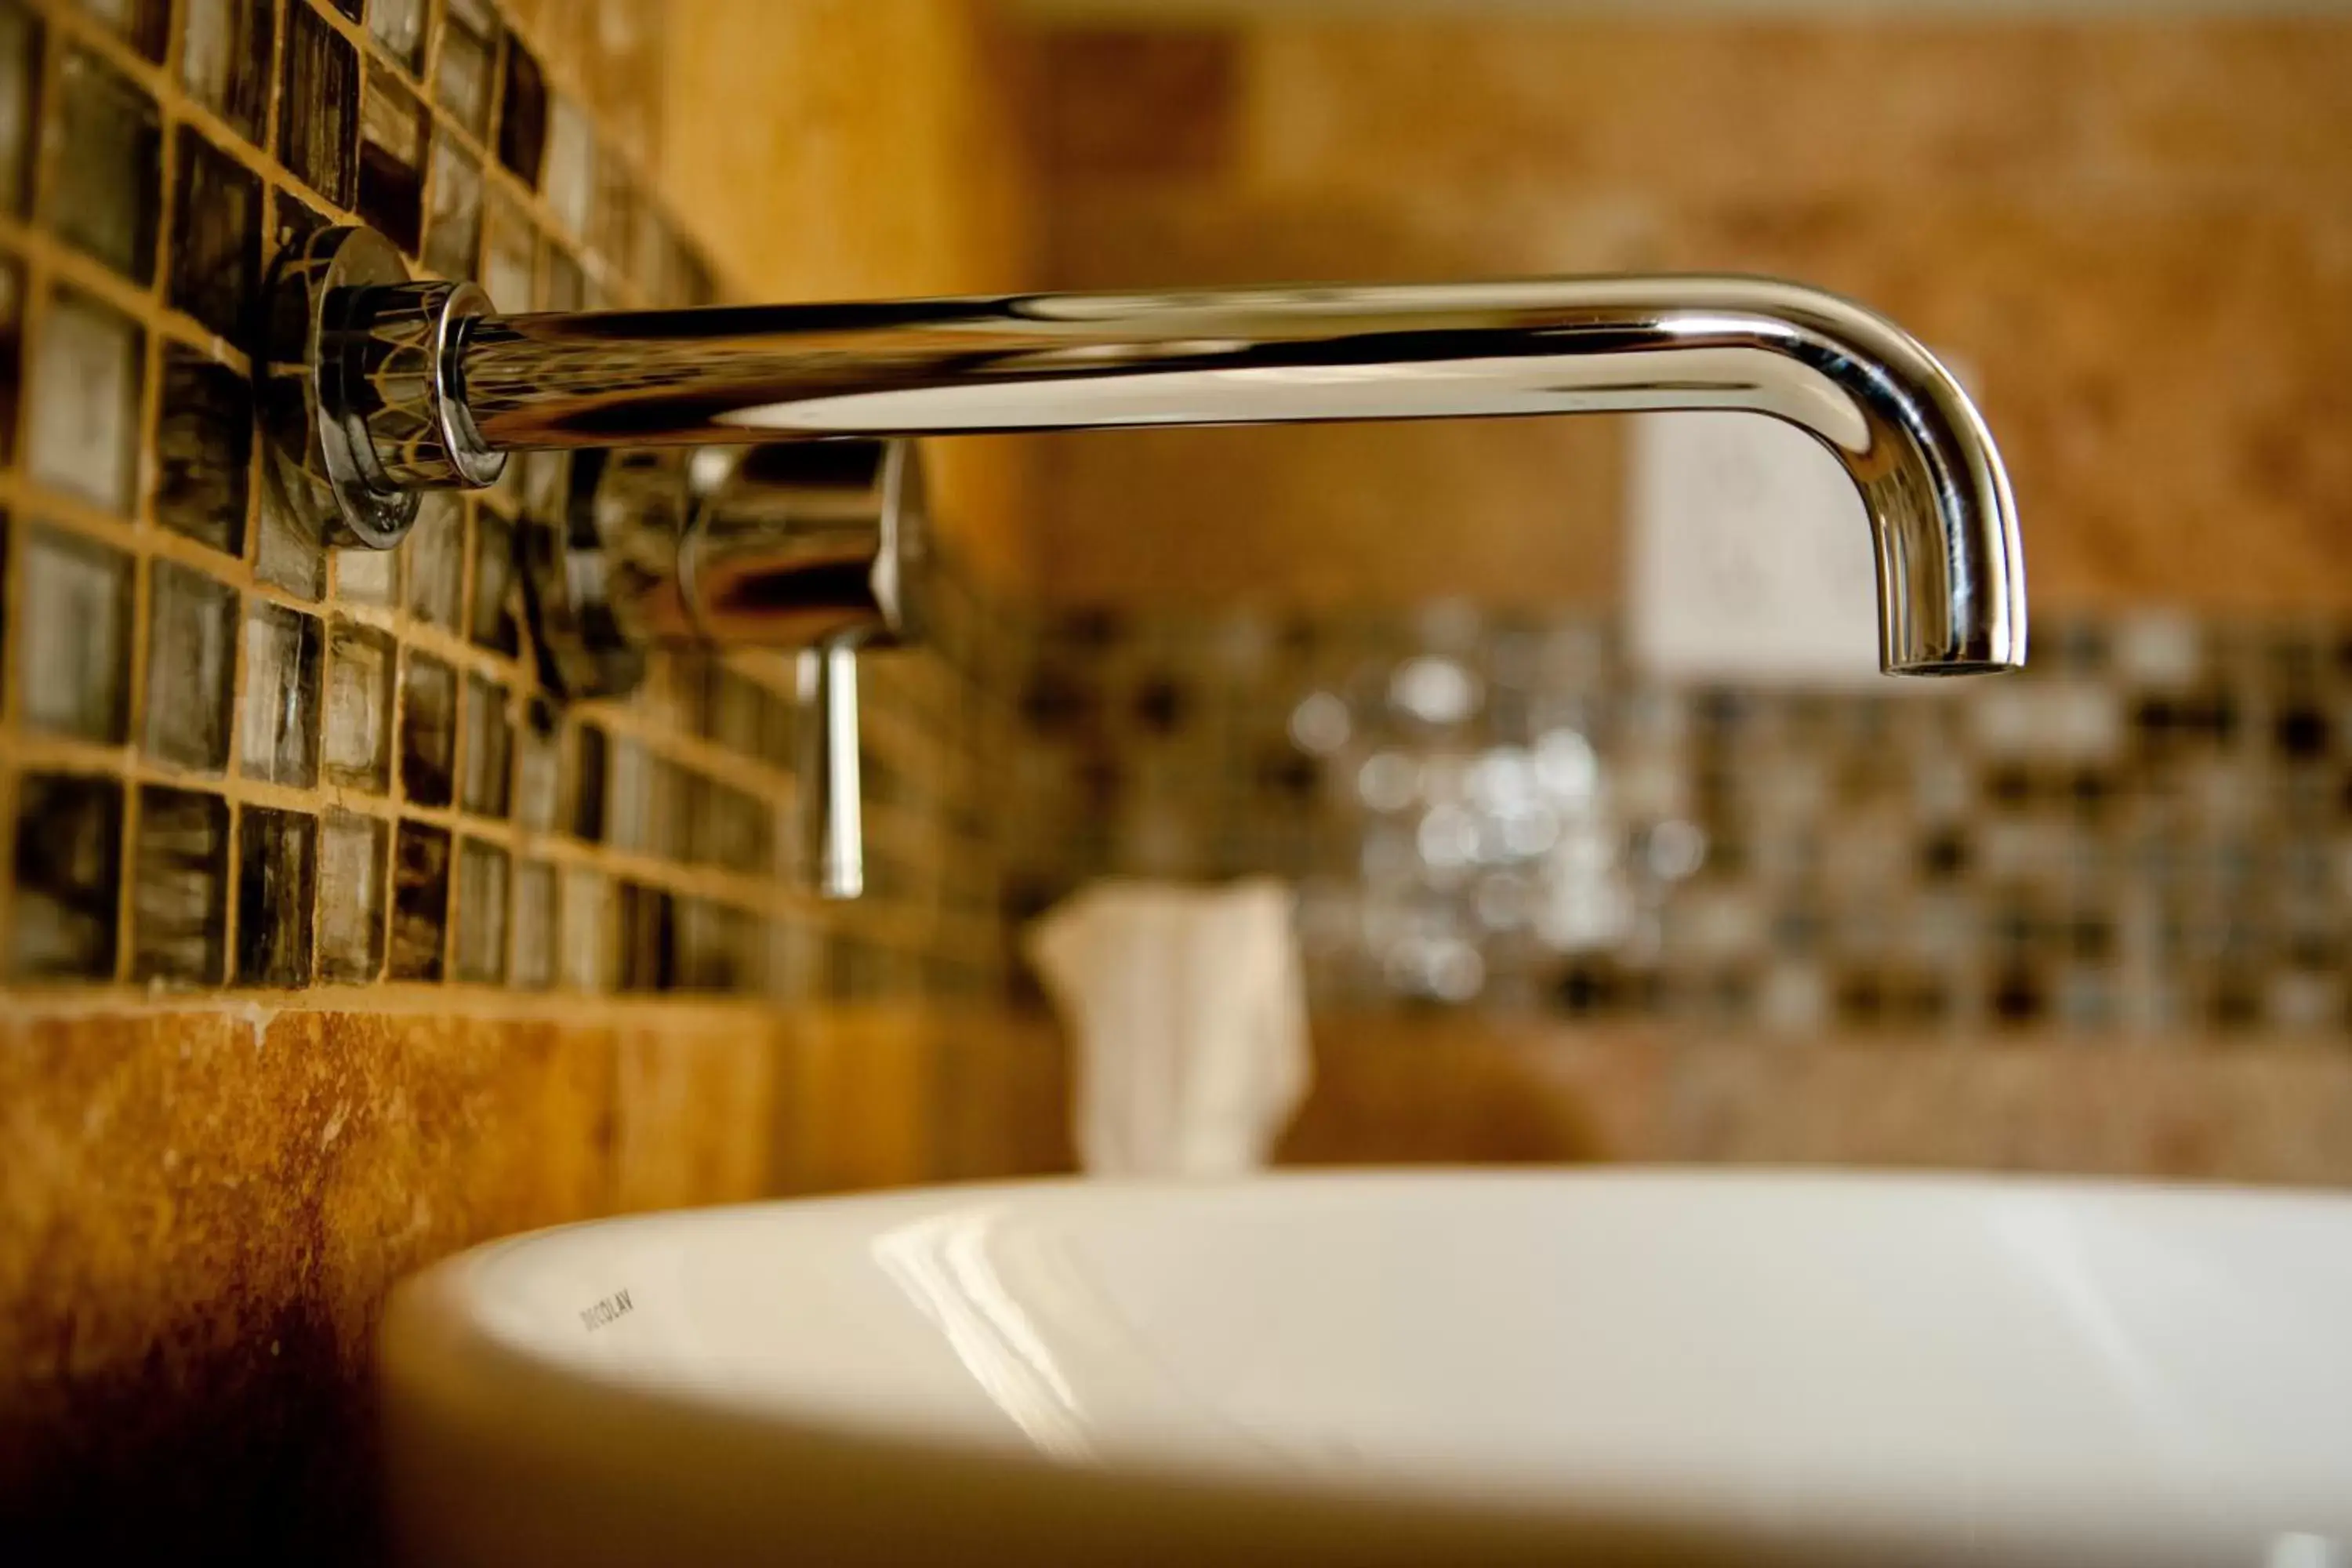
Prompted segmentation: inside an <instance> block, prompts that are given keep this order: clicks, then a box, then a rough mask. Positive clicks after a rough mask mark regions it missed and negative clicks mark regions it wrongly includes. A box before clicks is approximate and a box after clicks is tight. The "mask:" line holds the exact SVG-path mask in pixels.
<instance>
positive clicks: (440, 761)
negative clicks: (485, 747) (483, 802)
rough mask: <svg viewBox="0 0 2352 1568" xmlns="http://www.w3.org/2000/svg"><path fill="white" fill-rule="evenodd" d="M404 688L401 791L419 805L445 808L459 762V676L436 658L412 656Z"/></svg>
mask: <svg viewBox="0 0 2352 1568" xmlns="http://www.w3.org/2000/svg"><path fill="white" fill-rule="evenodd" d="M402 688H403V689H402V695H401V713H400V787H401V789H402V791H403V792H404V793H405V794H406V795H407V796H408V798H409V799H410V800H413V801H415V802H416V803H417V804H418V805H448V804H449V803H450V799H451V795H452V786H453V785H454V784H455V783H456V779H455V773H456V769H457V676H456V675H455V674H453V673H452V672H451V670H450V668H449V667H448V666H447V665H446V664H444V663H442V662H441V661H440V660H439V659H437V658H431V657H430V656H428V655H425V654H421V653H411V654H410V655H409V656H408V658H407V665H406V670H405V674H404V679H403V681H402Z"/></svg>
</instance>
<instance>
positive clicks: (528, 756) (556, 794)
mask: <svg viewBox="0 0 2352 1568" xmlns="http://www.w3.org/2000/svg"><path fill="white" fill-rule="evenodd" d="M534 706H535V707H543V706H544V705H543V704H534ZM514 752H515V770H514V814H515V821H516V823H517V824H518V825H519V826H523V827H528V828H530V829H531V830H533V831H534V832H541V833H545V832H550V831H552V830H553V828H554V826H555V817H556V812H557V810H558V806H559V802H560V798H561V791H562V760H563V759H562V746H561V744H560V738H559V737H558V735H557V734H556V732H555V730H554V716H553V715H552V714H551V713H550V714H548V715H547V716H546V717H545V718H544V719H543V720H541V719H538V718H534V719H532V720H530V721H526V722H524V723H522V724H519V725H517V726H516V727H515V744H514Z"/></svg>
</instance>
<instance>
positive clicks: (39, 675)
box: [16, 528, 131, 744]
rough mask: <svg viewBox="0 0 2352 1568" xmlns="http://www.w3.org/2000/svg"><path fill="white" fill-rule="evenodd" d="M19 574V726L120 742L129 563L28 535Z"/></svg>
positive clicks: (79, 544) (60, 536)
mask: <svg viewBox="0 0 2352 1568" xmlns="http://www.w3.org/2000/svg"><path fill="white" fill-rule="evenodd" d="M21 570H22V572H23V574H24V582H23V584H21V586H20V588H19V592H18V599H17V603H18V605H19V606H20V609H19V613H20V614H21V615H22V616H23V617H24V629H23V631H22V632H21V633H20V634H19V637H20V641H19V644H18V647H17V658H16V679H17V688H16V700H17V702H18V704H19V707H20V710H21V711H22V712H23V713H24V716H25V722H26V725H27V726H29V727H30V728H32V729H36V730H47V731H51V732H53V733H56V734H61V735H72V736H75V737H77V738H79V739H80V740H84V741H96V742H101V743H105V744H112V743H114V742H120V741H121V739H122V736H123V725H124V721H125V717H126V710H127V708H128V705H129V700H130V688H131V681H130V674H131V671H130V662H131V636H130V632H131V560H130V557H128V556H126V555H124V554H123V553H122V552H121V551H118V550H110V549H109V548H107V547H106V546H105V545H103V544H99V543H95V542H91V541H89V540H87V539H82V538H80V537H79V536H77V535H74V534H68V533H60V532H57V531H52V530H50V529H46V528H36V529H33V530H31V531H29V533H28V534H27V535H26V540H25V549H24V556H23V560H22V563H21Z"/></svg>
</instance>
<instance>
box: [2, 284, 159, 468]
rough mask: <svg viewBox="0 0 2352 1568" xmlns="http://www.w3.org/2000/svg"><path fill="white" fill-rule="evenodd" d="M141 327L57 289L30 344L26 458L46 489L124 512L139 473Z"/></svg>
mask: <svg viewBox="0 0 2352 1568" xmlns="http://www.w3.org/2000/svg"><path fill="white" fill-rule="evenodd" d="M141 355H142V338H141V333H140V331H139V324H138V323H137V322H136V321H132V320H131V318H130V317H128V316H126V315H124V314H122V312H121V311H120V310H115V309H113V308H112V307H111V306H108V305H102V304H100V303H99V302H98V301H97V300H93V299H91V298H90V297H89V295H87V294H82V293H79V292H77V291H75V290H73V289H58V291H57V294H56V296H55V297H54V298H53V299H52V300H50V302H49V312H48V319H47V321H44V322H42V323H41V331H40V335H39V336H38V337H37V339H35V340H34V342H33V364H32V366H31V374H30V377H29V380H30V381H31V383H32V397H31V406H30V408H29V409H28V414H29V417H28V419H27V420H26V426H27V427H26V432H25V447H26V453H25V456H26V466H27V467H28V468H31V470H32V473H33V477H34V478H35V479H38V480H40V481H41V483H43V484H45V485H47V486H48V487H49V488H50V489H55V490H59V491H62V492H64V493H66V494H69V495H74V496H78V497H79V498H80V499H82V500H86V501H88V502H89V503H90V504H91V505H92V506H98V507H103V508H105V509H106V510H109V511H111V512H116V513H120V514H123V515H128V514H129V513H130V511H131V504H132V501H133V499H134V492H135V490H136V487H137V476H138V472H139V384H140V360H141Z"/></svg>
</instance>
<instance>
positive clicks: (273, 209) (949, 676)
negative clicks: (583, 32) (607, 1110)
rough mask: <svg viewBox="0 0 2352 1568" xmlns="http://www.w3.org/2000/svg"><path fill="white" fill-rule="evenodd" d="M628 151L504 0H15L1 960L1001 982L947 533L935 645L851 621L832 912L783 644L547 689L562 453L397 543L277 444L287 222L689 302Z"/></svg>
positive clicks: (142, 967) (314, 979) (225, 980)
mask: <svg viewBox="0 0 2352 1568" xmlns="http://www.w3.org/2000/svg"><path fill="white" fill-rule="evenodd" d="M641 174H642V171H641V170H640V169H639V168H637V167H636V166H635V164H634V163H633V162H632V160H631V158H630V156H629V155H627V154H626V153H624V152H623V151H622V150H620V149H619V148H618V147H617V146H616V145H614V144H613V143H611V142H607V141H605V140H603V139H602V138H601V136H600V132H599V130H598V127H597V125H596V123H595V121H594V120H593V118H592V116H591V115H590V113H589V112H588V111H587V110H586V109H585V108H584V107H583V103H582V102H581V101H580V100H578V99H576V98H575V97H574V96H572V93H571V92H570V91H568V90H567V89H566V87H565V85H564V84H563V83H561V82H559V81H555V80H553V79H551V74H550V72H549V71H548V70H546V69H544V68H542V66H541V62H540V60H539V58H538V57H537V56H536V55H535V53H534V51H533V49H532V47H531V46H530V42H529V40H528V39H527V38H525V37H523V36H521V35H520V34H519V33H518V32H517V31H515V30H514V29H513V28H512V27H511V26H509V25H507V23H506V22H505V21H503V20H502V18H501V16H500V15H499V13H498V12H497V11H495V10H494V9H492V8H491V7H490V5H488V3H487V0H333V3H332V4H329V3H327V0H83V3H81V4H79V5H77V4H71V3H69V0H0V513H5V531H6V552H5V608H6V621H5V624H6V632H7V637H6V644H5V691H6V695H5V708H0V811H5V813H7V814H8V815H9V816H10V817H11V819H12V820H13V822H14V824H15V827H14V832H13V835H12V842H13V872H14V874H13V877H12V878H10V879H8V883H9V885H8V887H7V889H5V892H0V904H5V910H0V921H5V973H6V975H7V977H8V984H9V985H10V987H11V988H12V989H16V990H18V991H22V990H25V989H26V988H38V987H50V986H58V987H70V988H88V987H92V986H102V985H107V984H130V985H136V986H141V987H148V988H172V987H187V988H199V987H215V986H223V985H226V986H233V987H239V988H253V989H258V990H270V991H279V990H288V989H300V988H303V987H310V986H369V985H381V984H393V983H402V984H436V985H448V986H502V987H509V988H516V989H530V990H546V989H556V988H560V989H562V990H567V991H572V992H584V993H604V992H629V993H644V992H672V991H693V992H701V993H763V994H789V995H806V994H826V993H829V994H836V995H851V996H866V995H875V994H913V993H925V992H945V993H956V994H962V993H969V992H971V991H975V990H978V989H981V988H983V987H986V986H988V985H991V984H993V979H994V975H995V973H996V971H995V965H996V963H997V957H996V954H997V952H998V948H999V946H1000V944H999V943H998V942H996V940H995V937H994V924H995V919H996V906H997V898H996V893H995V889H994V886H993V882H992V872H991V869H990V868H991V866H992V856H991V855H990V853H989V852H988V846H987V836H986V834H985V832H984V824H983V823H982V820H981V819H980V818H979V817H978V816H977V814H976V813H975V812H974V811H972V810H971V808H970V806H969V805H968V804H966V803H965V801H964V795H965V793H966V791H967V789H968V786H969V783H970V781H971V779H972V778H974V777H975V776H976V775H975V773H974V771H973V770H974V765H975V758H976V757H977V756H978V755H979V754H980V753H981V752H982V750H983V749H984V747H985V745H986V744H987V738H988V735H989V733H990V731H989V729H988V718H987V716H988V715H989V714H990V713H991V712H992V711H1001V706H999V707H992V699H991V697H990V695H989V689H988V687H987V682H988V681H989V679H990V673H989V670H988V668H986V666H985V661H984V659H983V658H982V654H983V651H984V649H985V648H986V647H988V646H989V638H988V637H985V636H984V635H983V631H984V625H983V623H984V622H985V620H986V615H987V612H986V611H985V610H984V609H983V607H982V606H981V605H979V603H978V602H977V600H976V599H975V597H974V595H972V594H971V591H970V590H969V589H968V588H967V587H966V586H965V585H964V584H963V582H962V579H961V577H959V576H957V575H956V574H953V573H950V574H948V577H949V580H948V581H947V582H945V583H944V584H942V586H941V594H940V597H941V600H942V603H941V605H940V608H939V618H940V623H941V626H942V630H941V633H940V637H939V638H938V639H937V643H936V647H935V648H934V649H933V650H930V651H929V652H925V653H921V654H908V655H902V656H897V657H895V658H881V659H877V660H873V661H871V673H870V675H869V677H868V680H867V697H868V703H867V707H868V722H867V726H866V748H867V752H868V755H867V759H866V768H867V773H866V776H867V779H868V781H869V790H870V792H871V793H872V795H874V797H875V802H874V807H873V811H872V816H871V819H870V821H869V826H868V835H869V843H870V846H871V855H872V865H871V868H870V882H871V886H872V888H873V889H874V890H873V894H872V896H871V898H870V899H869V900H868V901H867V902H866V903H865V904H863V905H860V906H858V907H857V908H856V909H855V910H851V911H849V912H847V913H846V914H840V915H823V916H821V915H820V912H819V911H818V910H817V909H816V907H815V906H814V905H812V904H809V903H807V902H806V901H804V900H802V899H801V898H799V897H798V896H797V895H796V894H794V893H793V892H791V891H789V890H788V889H787V888H786V885H785V883H784V880H783V878H782V870H783V866H782V856H783V855H784V854H785V852H786V849H787V847H788V844H789V840H790V837H791V835H790V833H789V831H788V828H789V826H790V824H789V818H788V815H787V814H788V809H789V805H790V801H791V797H792V779H791V773H790V769H791V759H792V756H793V729H794V726H795V724H796V722H797V716H796V714H795V713H794V711H793V705H792V703H791V701H790V700H789V699H788V696H787V693H788V691H789V689H790V683H789V669H788V667H787V665H786V664H785V663H784V662H783V660H782V659H781V658H775V657H749V658H728V659H725V660H723V661H715V660H709V659H703V658H677V659H669V660H658V661H656V667H655V669H654V673H653V678H652V679H651V680H650V681H649V682H648V684H647V686H646V689H644V690H643V691H641V692H640V693H639V694H638V695H636V696H635V697H634V698H632V699H630V700H626V701H623V702H617V703H603V704H584V705H578V706H574V707H571V708H568V709H565V708H559V707H558V706H557V705H556V704H554V703H552V702H551V701H550V700H548V699H547V697H546V695H545V693H544V691H543V689H541V681H540V679H539V677H538V673H537V666H536V664H535V660H534V656H533V650H532V649H531V648H530V646H529V636H528V631H527V628H526V617H525V616H524V614H523V609H522V604H521V598H520V583H519V579H518V574H517V568H516V562H517V558H518V552H519V551H520V550H523V549H527V548H529V547H530V545H531V543H532V542H533V540H534V539H535V538H537V537H539V536H541V534H543V533H544V532H545V531H550V530H551V529H552V528H553V527H554V526H555V522H556V514H557V513H558V511H559V510H561V508H562V505H563V504H564V498H565V497H566V495H567V493H568V491H569V489H570V486H571V476H570V474H569V472H568V465H567V463H566V461H565V460H564V459H563V458H559V457H547V456H542V457H540V458H532V459H528V460H525V461H520V462H518V463H515V464H513V465H510V469H509V478H508V479H507V481H506V482H505V483H503V484H502V485H501V486H500V487H499V489H496V490H494V491H492V492H489V493H488V494H486V495H484V496H482V497H480V498H478V499H474V498H465V499H461V498H458V497H456V496H453V495H447V494H443V495H437V496H435V497H433V498H431V499H430V500H428V501H427V503H426V505H425V513H424V516H423V517H422V519H421V520H420V521H419V522H418V524H417V526H416V528H415V531H414V532H413V534H412V535H411V536H410V538H409V539H408V540H407V541H406V542H404V544H403V545H402V546H401V547H400V548H399V549H398V550H396V551H394V552H384V553H376V552H365V551H330V550H327V549H325V548H323V547H322V545H321V543H320V540H319V539H318V538H317V537H316V535H315V533H314V532H313V531H311V530H310V527H309V526H308V525H306V524H305V522H304V521H302V520H301V519H300V518H299V517H297V516H295V515H294V514H293V513H292V512H290V511H289V510H288V509H286V508H284V507H283V506H281V505H279V504H277V502H276V501H275V499H274V497H273V495H272V493H271V489H270V487H269V486H268V484H267V483H266V482H264V474H265V468H264V466H263V464H262V462H261V458H262V454H261V453H260V452H258V451H257V437H256V431H255V426H254V422H253V417H252V412H251V402H252V397H251V388H250V384H249V379H250V375H251V371H252V366H251V363H250V361H249V360H248V358H247V354H246V353H245V351H244V348H243V346H242V345H243V344H244V343H245V342H247V325H248V323H249V322H250V321H251V319H252V316H253V312H254V309H255V300H256V296H257V292H258V290H259V289H260V285H261V280H262V279H263V278H264V277H265V275H266V270H267V267H268V260H269V258H270V257H271V256H272V255H273V254H274V253H275V252H276V250H277V249H278V247H280V246H282V245H284V244H285V243H287V242H288V241H289V239H290V238H292V237H297V236H299V235H301V234H303V233H306V232H308V231H310V229H312V228H313V227H315V226H319V225H321V224H329V223H349V222H354V221H357V222H363V223H366V224H369V225H372V226H374V227H376V228H378V229H380V230H381V231H383V233H384V234H386V235H388V236H391V237H393V238H394V241H395V242H396V243H397V244H398V245H399V246H400V247H402V248H403V249H404V250H405V251H406V252H408V254H409V256H410V258H411V259H412V261H413V263H414V264H415V267H416V268H418V269H420V270H423V271H427V272H432V273H436V274H439V275H443V276H465V277H470V278H474V279H478V280H479V281H480V282H481V283H482V284H483V285H484V287H485V288H486V289H488V291H489V293H490V295H491V298H492V299H493V300H494V301H495V302H496V303H497V304H498V306H499V308H500V309H502V310H532V309H542V310H571V309H579V308H595V307H600V306H607V305H614V306H617V305H635V304H688V303H698V302H706V301H708V300H709V299H711V298H712V297H714V295H715V293H716V292H717V290H718V288H719V285H718V283H717V281H716V280H715V279H713V278H712V276H711V271H710V268H709V265H708V264H707V262H706V261H705V260H704V258H702V257H701V256H700V255H699V254H698V252H697V250H696V249H695V247H693V246H692V245H691V244H689V243H688V241H686V240H685V239H684V238H683V237H681V235H680V234H679V232H678V231H677V228H676V227H675V226H674V225H673V223H672V221H671V219H670V217H669V216H668V215H667V213H666V212H665V211H664V209H663V207H662V205H661V204H660V202H658V201H657V200H656V198H655V197H654V196H653V195H651V193H650V192H649V191H648V190H647V189H646V187H645V185H644V184H642V183H641ZM648 464H650V465H651V467H652V468H653V470H654V471H655V472H656V474H658V473H660V472H662V471H663V468H662V460H660V459H650V458H648V459H646V460H645V461H644V462H641V463H640V464H638V465H637V468H638V473H637V476H636V477H637V479H639V480H640V481H642V479H643V478H644V469H645V468H646V465H648ZM942 656H944V657H942Z"/></svg>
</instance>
